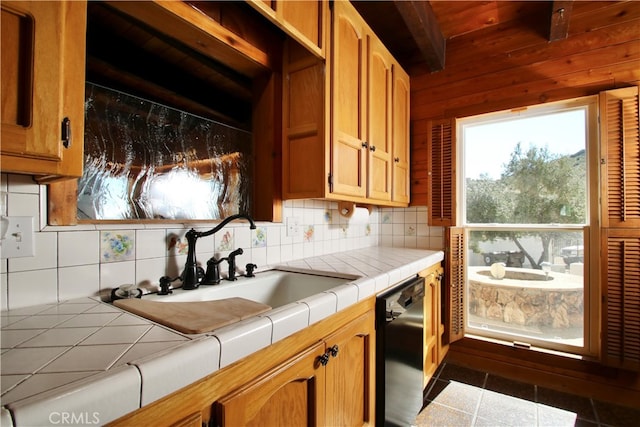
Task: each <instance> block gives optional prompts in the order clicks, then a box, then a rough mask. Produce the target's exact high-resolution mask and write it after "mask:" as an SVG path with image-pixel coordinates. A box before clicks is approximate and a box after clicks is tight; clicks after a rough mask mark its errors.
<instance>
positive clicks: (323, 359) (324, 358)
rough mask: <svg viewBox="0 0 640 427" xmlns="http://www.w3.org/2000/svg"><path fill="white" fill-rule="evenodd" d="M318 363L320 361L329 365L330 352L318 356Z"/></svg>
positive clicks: (323, 364) (324, 364)
mask: <svg viewBox="0 0 640 427" xmlns="http://www.w3.org/2000/svg"><path fill="white" fill-rule="evenodd" d="M318 363H320V364H321V365H322V366H327V363H329V353H325V354H323V355H322V356H318Z"/></svg>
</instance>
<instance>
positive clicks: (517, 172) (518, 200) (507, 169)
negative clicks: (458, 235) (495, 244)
mask: <svg viewBox="0 0 640 427" xmlns="http://www.w3.org/2000/svg"><path fill="white" fill-rule="evenodd" d="M585 176H586V159H585V153H584V150H583V151H580V152H578V153H575V154H573V155H570V156H567V155H558V154H553V153H551V152H550V151H549V149H548V148H547V147H536V146H531V147H529V149H528V150H526V151H524V150H523V149H522V145H521V144H520V143H518V144H517V145H516V147H515V149H514V151H513V152H512V153H511V156H510V159H509V161H508V162H507V163H506V164H504V165H503V169H502V173H501V176H500V179H497V180H494V179H491V178H490V177H488V176H486V175H482V176H480V178H478V179H468V180H467V221H468V222H469V223H476V224H487V223H498V224H581V223H584V222H585V218H586V205H585V200H586V185H585V182H586V180H585ZM475 236H476V237H475V239H474V241H472V242H471V245H472V246H471V247H472V249H474V250H476V251H478V250H479V242H480V241H487V240H491V241H494V240H496V239H499V238H501V239H509V240H512V241H513V242H514V244H515V245H516V246H517V247H518V249H519V250H520V251H522V252H523V254H524V255H525V257H526V258H527V259H528V260H529V262H530V263H531V265H532V267H533V268H540V264H541V263H542V262H543V261H545V260H547V259H549V251H550V247H551V243H552V242H553V241H554V239H556V238H557V237H558V236H557V233H553V232H532V231H522V232H520V231H519V232H514V231H508V232H507V231H488V232H484V233H482V234H481V235H480V236H478V235H477V234H476V235H475ZM531 236H534V237H536V238H538V239H540V243H541V246H542V252H541V254H540V256H539V257H538V259H537V260H536V259H534V258H533V256H532V255H531V254H530V253H529V252H528V251H527V250H526V249H525V248H524V246H523V245H522V244H521V242H520V240H521V239H522V238H523V237H531Z"/></svg>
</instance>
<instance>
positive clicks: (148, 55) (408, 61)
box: [87, 0, 638, 128]
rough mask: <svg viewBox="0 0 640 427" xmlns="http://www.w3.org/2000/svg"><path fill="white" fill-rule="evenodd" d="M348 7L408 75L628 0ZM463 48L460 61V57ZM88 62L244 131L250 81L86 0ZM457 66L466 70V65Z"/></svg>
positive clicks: (254, 20) (542, 34)
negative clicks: (376, 36) (615, 0)
mask: <svg viewBox="0 0 640 427" xmlns="http://www.w3.org/2000/svg"><path fill="white" fill-rule="evenodd" d="M117 3H118V2H114V4H117ZM190 3H193V4H194V5H196V6H197V7H200V8H215V7H216V6H215V4H216V3H217V2H197V1H191V2H190ZM352 3H353V4H354V6H355V7H356V9H357V10H358V11H359V12H360V14H361V15H362V16H363V17H364V18H365V20H366V21H367V22H368V23H369V25H370V26H371V28H372V29H373V30H374V32H375V33H376V34H377V35H378V37H380V39H381V40H382V41H383V43H384V44H385V45H386V46H387V48H388V49H389V50H390V51H391V53H392V54H393V55H394V56H395V57H396V59H397V60H398V61H399V62H400V64H401V65H402V66H403V67H404V68H405V69H406V70H407V71H408V72H409V74H410V75H411V76H412V78H413V77H415V76H424V75H425V74H428V75H429V74H442V71H443V70H447V69H448V67H460V65H461V62H463V61H467V60H469V61H470V62H471V61H472V60H473V61H482V60H483V57H487V56H491V55H490V54H489V53H491V52H492V46H499V47H496V50H498V49H502V50H504V46H505V42H506V41H509V42H510V46H512V49H514V50H515V49H516V47H517V48H519V49H520V48H523V47H525V46H524V45H525V44H526V43H529V44H531V43H532V41H535V43H537V44H538V45H542V46H543V48H546V46H552V45H554V44H555V43H556V42H558V41H561V40H563V39H565V38H567V35H568V34H570V30H571V22H572V19H573V18H574V17H576V16H579V17H580V19H581V21H580V22H583V23H584V22H591V21H593V24H592V26H593V28H596V27H598V26H602V25H606V23H603V22H602V21H603V20H606V19H608V20H610V21H611V20H614V19H616V20H620V19H628V18H624V17H620V16H613V17H611V16H608V17H607V15H606V14H603V10H604V9H607V10H614V9H615V6H616V5H618V4H623V3H626V4H631V3H633V2H614V1H607V2H595V1H576V2H573V1H409V0H391V1H352ZM225 7H227V8H228V7H233V8H236V9H238V10H239V11H241V13H242V14H243V15H242V16H243V17H244V16H248V17H250V18H251V20H250V21H249V22H251V25H260V26H262V25H264V29H265V31H266V32H269V33H272V34H271V35H272V37H273V39H274V40H281V39H282V38H283V37H284V35H283V34H282V33H280V32H279V30H277V29H275V27H273V26H271V25H270V24H269V25H268V23H267V22H266V20H264V19H263V18H262V17H261V16H259V15H258V14H257V12H256V11H255V10H253V9H252V8H251V7H249V6H248V5H246V4H244V3H243V2H233V3H229V2H227V3H226V4H225ZM619 9H620V10H623V11H624V10H626V9H622V8H619ZM629 9H631V10H636V12H637V9H638V8H637V7H632V6H629ZM620 13H627V12H620ZM634 13H635V12H634ZM632 15H633V14H632ZM634 19H637V17H636V18H634ZM583 30H584V29H583ZM586 30H587V31H589V28H587V29H586ZM452 49H453V50H452ZM465 49H466V52H468V55H467V54H461V51H463V53H464V51H465ZM479 52H482V55H479V54H478V53H479ZM496 53H500V54H504V53H505V52H503V51H500V52H496ZM507 53H508V52H507ZM87 58H88V59H87V76H88V79H90V80H97V82H99V83H100V82H102V83H105V84H109V85H111V86H114V85H115V86H117V88H119V89H122V90H128V91H130V92H131V91H132V92H136V93H139V94H147V95H148V96H149V97H151V96H153V97H155V99H156V100H159V101H160V102H164V103H169V104H170V105H173V106H175V107H177V108H181V109H185V110H187V111H191V112H194V113H196V114H200V115H203V116H205V117H211V118H214V119H217V120H220V121H224V122H227V123H230V124H234V125H237V126H240V127H245V128H246V127H248V126H249V123H250V115H251V103H252V99H251V96H252V95H251V93H252V88H251V86H252V77H250V76H246V75H243V74H241V73H238V72H236V71H234V70H232V69H229V68H227V67H224V66H222V65H221V64H219V63H217V62H216V61H215V59H212V58H211V57H206V56H204V55H201V54H198V53H196V52H195V51H193V50H191V49H189V48H187V47H185V46H184V45H181V44H180V43H178V42H176V41H175V40H171V39H170V38H168V37H167V36H165V35H163V34H162V33H161V32H159V31H157V30H155V29H151V28H147V27H145V26H144V25H141V24H140V23H138V22H136V21H135V20H134V19H132V18H131V17H130V16H128V15H127V14H124V13H122V12H120V11H119V10H117V7H113V6H112V5H109V4H105V3H102V2H89V6H88V30H87ZM467 58H468V59H467ZM464 65H465V66H467V67H473V64H472V63H469V64H464Z"/></svg>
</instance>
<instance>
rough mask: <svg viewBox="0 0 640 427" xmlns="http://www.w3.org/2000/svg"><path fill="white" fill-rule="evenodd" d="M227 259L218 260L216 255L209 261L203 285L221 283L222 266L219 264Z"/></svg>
mask: <svg viewBox="0 0 640 427" xmlns="http://www.w3.org/2000/svg"><path fill="white" fill-rule="evenodd" d="M225 259H226V258H221V259H219V260H216V259H215V257H211V258H210V259H209V261H207V272H206V273H205V274H204V279H202V284H203V285H217V284H218V283H220V267H219V265H218V264H220V262H222V261H223V260H225Z"/></svg>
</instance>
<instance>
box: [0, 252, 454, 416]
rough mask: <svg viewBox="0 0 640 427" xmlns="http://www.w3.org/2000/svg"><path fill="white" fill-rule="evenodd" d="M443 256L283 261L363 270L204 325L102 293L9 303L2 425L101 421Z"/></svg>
mask: <svg viewBox="0 0 640 427" xmlns="http://www.w3.org/2000/svg"><path fill="white" fill-rule="evenodd" d="M442 259H443V252H441V251H430V250H418V249H400V248H388V247H369V248H364V249H358V250H353V251H348V252H339V253H334V254H329V255H323V256H318V257H313V258H305V259H300V260H296V261H291V262H288V263H286V264H283V265H285V266H287V267H293V268H296V269H305V270H314V271H317V272H333V273H340V274H349V275H353V276H358V277H360V278H359V279H356V280H353V281H351V282H348V283H346V284H344V285H340V286H337V287H335V288H333V289H330V290H329V291H325V292H322V293H320V294H317V295H314V296H311V297H308V298H305V299H303V300H300V301H297V302H295V303H291V304H288V305H285V306H282V307H279V308H277V309H274V310H271V311H267V312H265V313H262V314H260V315H258V316H255V317H252V318H249V319H246V320H243V321H240V322H237V323H234V324H232V325H228V326H225V327H222V328H219V329H216V330H214V331H212V332H209V333H206V334H199V335H185V334H181V333H179V332H176V331H173V330H171V329H169V328H166V327H164V326H161V325H158V324H156V323H153V322H151V321H149V320H146V319H144V318H142V317H139V316H136V315H133V314H130V313H128V312H126V311H123V310H121V309H119V308H117V307H115V306H113V305H111V304H109V303H105V302H102V301H100V300H99V299H98V298H97V297H96V298H83V299H78V300H72V301H66V302H61V303H58V304H51V305H40V306H32V307H26V308H22V309H16V310H9V311H3V312H2V313H1V318H2V330H1V338H2V340H1V342H2V353H1V356H0V358H1V359H0V372H1V374H2V376H1V378H0V380H1V382H0V384H1V388H2V397H1V401H2V409H3V412H2V414H1V417H0V420H2V426H3V427H4V426H5V425H11V423H13V425H15V426H43V425H59V424H76V425H77V424H85V425H89V424H94V425H95V424H98V425H100V424H105V423H107V422H109V421H112V420H114V419H116V418H119V417H120V416H122V415H125V414H127V413H129V412H132V411H134V410H135V409H137V408H139V407H141V406H144V405H147V404H149V403H151V402H153V401H155V400H157V399H159V398H161V397H163V396H166V395H167V394H169V393H171V392H173V391H175V390H178V389H180V388H182V387H184V386H186V385H188V384H191V383H193V382H195V381H196V380H198V379H200V378H202V377H205V376H207V375H209V374H211V373H212V372H215V371H217V370H219V369H222V368H224V367H225V366H227V365H229V364H231V363H233V362H234V361H236V360H239V359H241V358H243V357H245V356H247V355H249V354H252V353H254V352H255V351H258V350H260V349H262V348H264V347H266V346H269V345H270V344H272V343H274V342H276V341H278V340H281V339H283V338H285V337H287V336H289V335H291V334H293V333H295V332H297V331H299V330H301V329H304V328H305V327H307V326H308V325H310V324H312V323H315V322H317V321H319V320H322V319H324V318H326V317H328V316H330V315H332V314H334V313H336V312H337V311H339V310H341V309H343V308H345V307H348V306H349V305H352V304H355V303H356V302H358V301H360V300H362V299H365V298H367V297H370V296H371V295H374V294H377V293H379V292H381V291H382V290H384V289H386V288H388V287H389V286H392V285H394V284H396V283H399V282H401V281H403V280H405V279H407V278H409V277H411V276H413V275H415V274H416V273H418V272H419V271H421V270H423V269H425V268H428V267H430V266H432V265H433V264H436V263H439V262H440V261H442ZM176 366H180V369H175V367H176ZM168 368H169V369H168ZM172 368H173V369H172Z"/></svg>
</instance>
